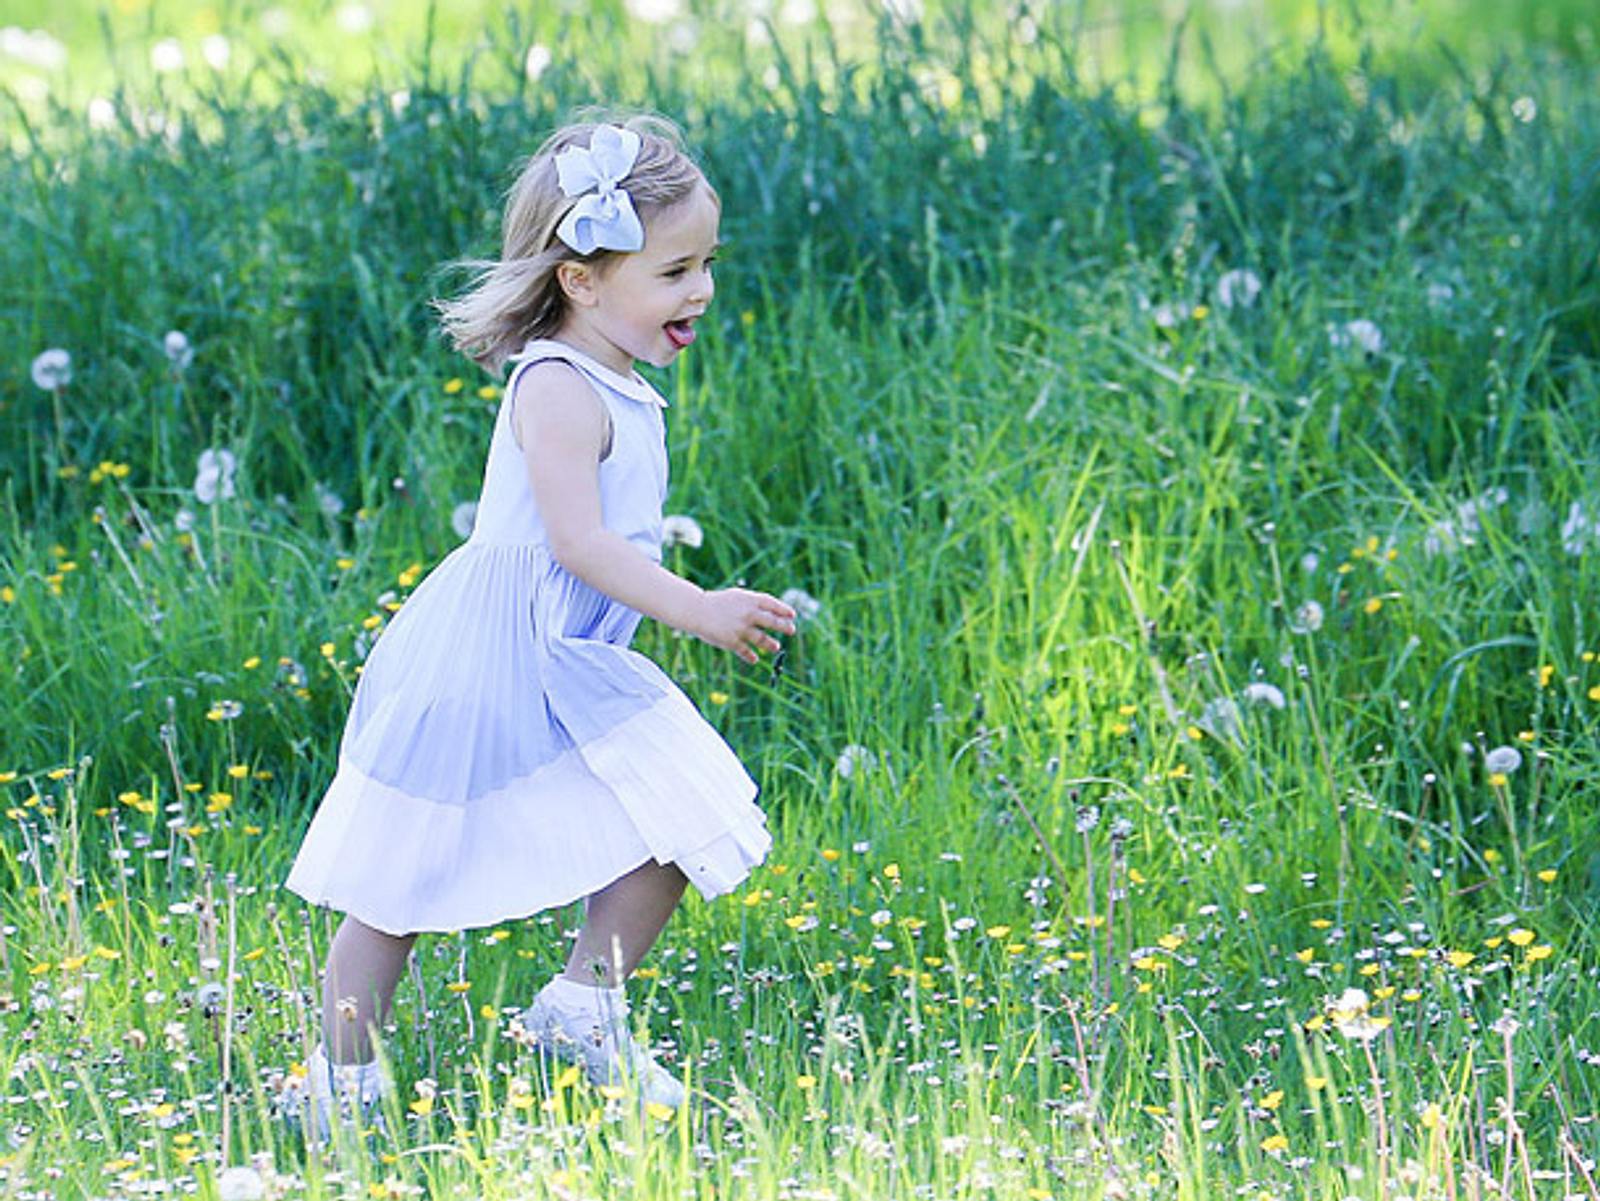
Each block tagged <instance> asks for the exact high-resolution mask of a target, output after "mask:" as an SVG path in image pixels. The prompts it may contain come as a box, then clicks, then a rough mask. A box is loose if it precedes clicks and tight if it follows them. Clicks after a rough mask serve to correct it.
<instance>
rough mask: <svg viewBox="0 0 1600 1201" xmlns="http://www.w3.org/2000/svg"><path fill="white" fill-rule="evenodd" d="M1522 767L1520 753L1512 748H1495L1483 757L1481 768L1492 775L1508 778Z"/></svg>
mask: <svg viewBox="0 0 1600 1201" xmlns="http://www.w3.org/2000/svg"><path fill="white" fill-rule="evenodd" d="M1521 766H1522V752H1521V751H1519V750H1517V748H1516V747H1514V746H1497V747H1495V748H1494V750H1492V751H1490V752H1489V753H1488V754H1487V755H1485V756H1484V757H1483V768H1484V770H1485V771H1487V772H1490V773H1491V774H1494V775H1503V776H1508V775H1510V774H1511V773H1512V772H1514V771H1516V770H1517V768H1519V767H1521Z"/></svg>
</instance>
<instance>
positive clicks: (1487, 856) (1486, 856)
mask: <svg viewBox="0 0 1600 1201" xmlns="http://www.w3.org/2000/svg"><path fill="white" fill-rule="evenodd" d="M1483 861H1484V862H1485V863H1499V862H1500V852H1499V851H1497V850H1495V849H1494V848H1493V847H1490V848H1489V849H1488V850H1486V851H1485V852H1484V853H1483Z"/></svg>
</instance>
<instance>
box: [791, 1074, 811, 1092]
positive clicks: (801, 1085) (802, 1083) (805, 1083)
mask: <svg viewBox="0 0 1600 1201" xmlns="http://www.w3.org/2000/svg"><path fill="white" fill-rule="evenodd" d="M794 1086H795V1087H796V1088H797V1089H799V1090H800V1091H801V1092H803V1093H804V1092H810V1091H811V1090H812V1089H814V1088H816V1087H817V1078H816V1077H815V1076H796V1077H795V1080H794Z"/></svg>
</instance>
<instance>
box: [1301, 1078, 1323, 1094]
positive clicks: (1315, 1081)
mask: <svg viewBox="0 0 1600 1201" xmlns="http://www.w3.org/2000/svg"><path fill="white" fill-rule="evenodd" d="M1306 1087H1307V1088H1309V1089H1310V1090H1311V1091H1312V1092H1314V1093H1319V1092H1321V1091H1322V1090H1323V1089H1325V1088H1327V1087H1328V1078H1327V1077H1326V1076H1307V1077H1306Z"/></svg>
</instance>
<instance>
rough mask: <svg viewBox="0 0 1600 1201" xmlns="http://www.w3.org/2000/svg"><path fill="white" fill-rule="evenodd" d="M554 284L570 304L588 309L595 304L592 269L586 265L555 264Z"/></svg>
mask: <svg viewBox="0 0 1600 1201" xmlns="http://www.w3.org/2000/svg"><path fill="white" fill-rule="evenodd" d="M556 283H558V284H560V285H561V293H562V295H564V296H565V297H566V298H567V299H568V300H569V301H570V302H571V303H573V304H575V305H578V306H579V307H582V308H588V307H589V306H590V305H593V304H594V303H595V299H596V297H595V291H594V268H593V267H592V266H591V265H590V264H588V263H578V262H573V261H571V260H568V261H567V262H564V263H557V264H556Z"/></svg>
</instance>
